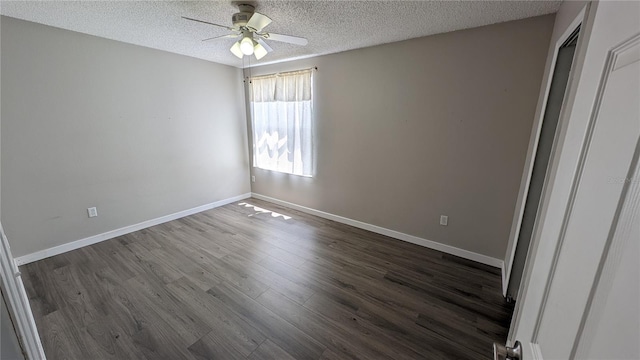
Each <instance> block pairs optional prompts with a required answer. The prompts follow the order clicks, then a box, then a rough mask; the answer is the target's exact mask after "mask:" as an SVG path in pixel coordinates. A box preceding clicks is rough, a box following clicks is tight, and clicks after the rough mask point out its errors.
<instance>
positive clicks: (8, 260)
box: [0, 223, 46, 360]
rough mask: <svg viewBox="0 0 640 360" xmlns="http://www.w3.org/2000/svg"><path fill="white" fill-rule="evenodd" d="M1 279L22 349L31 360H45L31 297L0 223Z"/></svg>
mask: <svg viewBox="0 0 640 360" xmlns="http://www.w3.org/2000/svg"><path fill="white" fill-rule="evenodd" d="M0 279H1V280H2V281H1V283H0V285H2V293H3V295H4V297H5V301H6V303H7V309H8V310H9V316H10V317H11V320H12V321H13V322H14V326H15V329H16V330H17V332H18V333H17V334H16V335H18V341H19V342H20V347H21V348H22V351H23V353H24V355H25V358H27V359H29V360H45V359H46V356H45V354H44V349H43V348H42V343H41V341H40V336H39V335H38V329H37V327H36V321H35V319H34V317H33V313H32V312H31V307H30V305H29V297H28V296H27V292H26V290H25V288H24V284H23V283H22V275H21V274H20V270H19V269H18V266H17V265H16V263H15V261H14V259H13V255H12V254H11V248H10V247H9V241H8V240H7V237H6V235H5V234H4V229H3V228H2V224H1V223H0Z"/></svg>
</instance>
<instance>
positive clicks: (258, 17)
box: [247, 12, 271, 31]
mask: <svg viewBox="0 0 640 360" xmlns="http://www.w3.org/2000/svg"><path fill="white" fill-rule="evenodd" d="M269 24H271V19H270V18H269V17H268V16H267V15H263V14H260V13H257V12H254V13H253V15H252V16H251V19H249V21H248V22H247V27H248V28H251V29H254V30H255V31H260V30H262V29H264V28H265V27H266V26H267V25H269Z"/></svg>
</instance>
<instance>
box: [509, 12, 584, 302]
mask: <svg viewBox="0 0 640 360" xmlns="http://www.w3.org/2000/svg"><path fill="white" fill-rule="evenodd" d="M589 6H590V4H589V3H587V4H586V5H585V6H584V7H583V8H582V9H581V10H580V11H579V12H578V14H577V15H576V16H575V18H574V19H573V20H572V21H571V23H570V25H569V26H568V27H567V28H566V29H565V31H564V32H563V33H562V35H561V36H560V37H559V38H558V40H557V41H556V42H555V44H554V46H553V56H552V58H551V61H550V65H549V66H548V72H547V73H546V74H545V75H544V76H545V78H546V83H545V84H544V92H543V93H542V94H541V95H540V96H541V100H540V101H541V102H542V104H541V106H539V107H538V109H539V110H537V112H536V115H535V118H534V125H533V129H532V130H533V131H532V134H531V138H530V140H529V149H528V152H527V157H526V159H525V165H524V171H523V173H522V178H521V180H520V191H519V193H518V197H517V201H516V206H515V211H514V215H513V221H512V223H511V231H510V233H509V241H508V243H507V252H506V254H505V261H504V262H503V265H502V296H504V297H507V290H508V286H509V280H510V279H511V271H512V269H513V260H514V258H515V254H516V248H517V245H518V237H519V235H520V229H521V226H522V220H523V218H524V210H525V206H526V204H527V196H528V195H529V187H530V185H531V178H532V176H533V166H534V163H535V160H536V155H537V153H538V145H539V142H540V134H541V131H542V125H543V122H544V116H545V114H546V111H547V103H548V101H549V94H550V92H551V84H552V82H553V75H554V73H555V70H556V63H557V60H558V53H559V51H560V48H561V47H562V45H564V43H565V42H566V41H567V40H568V39H569V37H570V36H571V35H572V34H573V33H574V32H575V31H576V29H578V28H579V27H581V26H582V25H583V22H584V20H585V14H587V11H588V9H589ZM580 40H581V37H579V38H578V45H577V46H576V52H575V54H574V57H573V61H572V66H571V72H570V73H569V79H568V80H567V86H566V89H565V94H564V100H563V103H562V108H561V109H560V114H559V118H558V123H557V126H556V132H555V134H554V140H553V145H552V148H551V153H550V155H549V162H548V163H547V173H546V175H545V180H544V184H543V187H542V192H541V193H540V200H539V201H540V205H539V206H538V209H537V212H536V220H535V224H534V228H533V231H532V238H531V242H530V246H529V249H531V247H532V244H533V240H534V235H535V233H536V228H537V226H538V219H539V215H540V212H541V208H542V206H541V205H542V199H544V198H545V194H546V193H547V191H548V189H547V184H548V179H549V168H550V167H551V166H552V163H553V161H554V158H555V157H556V146H557V143H558V136H559V134H560V132H561V127H562V124H563V123H564V122H565V121H566V120H568V116H567V113H566V111H567V108H568V106H566V105H567V104H568V103H569V95H571V92H570V90H571V87H572V86H575V83H574V78H575V73H576V71H574V70H575V64H576V63H577V58H578V55H579V54H580V44H581V41H580ZM582 46H584V45H582ZM582 54H584V51H582ZM526 270H527V268H526V266H525V269H524V271H523V274H522V277H523V279H522V280H524V279H525V274H526ZM522 283H524V281H521V282H520V284H522ZM521 289H522V286H520V288H519V289H518V291H517V293H516V294H514V295H518V296H519V294H520V290H521Z"/></svg>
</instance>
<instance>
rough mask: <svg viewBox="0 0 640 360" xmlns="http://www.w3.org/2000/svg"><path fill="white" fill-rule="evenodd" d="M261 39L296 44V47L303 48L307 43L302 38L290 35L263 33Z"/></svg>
mask: <svg viewBox="0 0 640 360" xmlns="http://www.w3.org/2000/svg"><path fill="white" fill-rule="evenodd" d="M262 37H263V38H265V39H269V40H275V41H281V42H286V43H289V44H296V45H303V46H304V45H307V44H308V43H309V42H308V41H307V39H305V38H303V37H298V36H291V35H282V34H275V33H264V34H262Z"/></svg>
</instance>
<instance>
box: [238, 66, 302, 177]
mask: <svg viewBox="0 0 640 360" xmlns="http://www.w3.org/2000/svg"><path fill="white" fill-rule="evenodd" d="M312 76H313V70H311V69H309V70H302V71H295V72H289V73H280V74H274V75H267V76H259V77H254V78H252V79H251V83H250V90H249V94H250V101H251V114H252V118H253V160H254V161H253V164H254V166H257V167H259V168H262V169H267V170H273V171H279V172H284V173H289V174H294V175H302V176H311V175H312V172H313V136H312V134H313V103H312Z"/></svg>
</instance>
